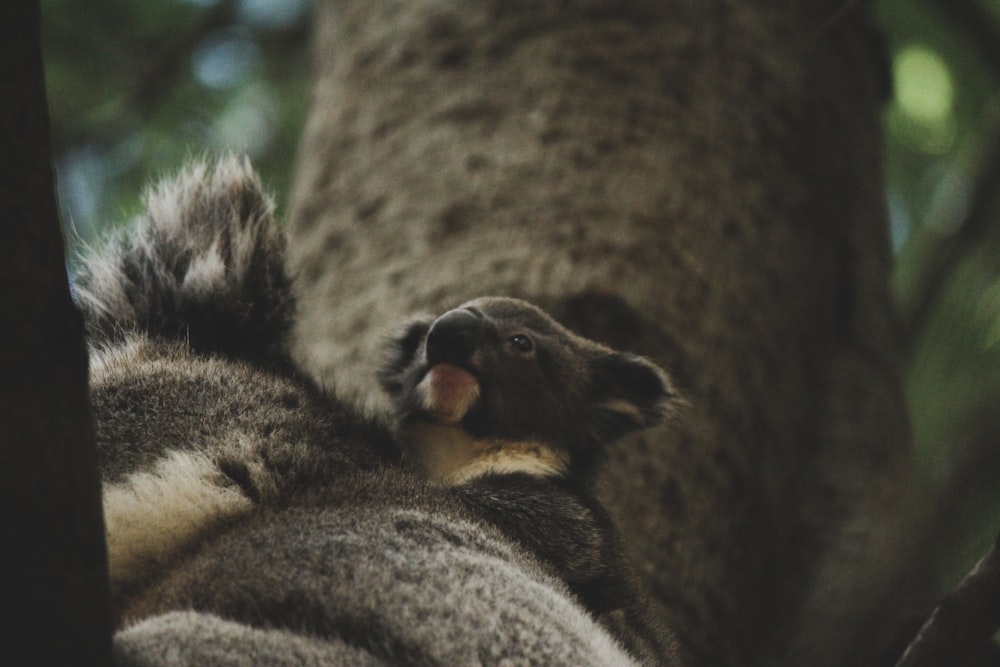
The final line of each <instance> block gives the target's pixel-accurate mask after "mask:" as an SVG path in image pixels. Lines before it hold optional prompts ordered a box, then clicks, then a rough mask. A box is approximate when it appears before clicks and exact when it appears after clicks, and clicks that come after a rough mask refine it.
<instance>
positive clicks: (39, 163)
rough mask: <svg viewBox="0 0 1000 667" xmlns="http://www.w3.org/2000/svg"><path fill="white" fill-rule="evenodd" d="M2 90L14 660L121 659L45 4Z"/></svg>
mask: <svg viewBox="0 0 1000 667" xmlns="http://www.w3.org/2000/svg"><path fill="white" fill-rule="evenodd" d="M0 99H2V100H3V105H2V106H0V138H2V141H3V148H2V150H0V230H2V239H3V240H2V242H0V321H2V322H3V327H2V328H0V502H2V506H3V509H2V510H0V535H2V536H3V537H2V540H3V562H4V567H3V575H2V578H3V583H2V585H0V591H2V592H3V593H2V595H0V610H2V611H0V627H2V628H3V637H4V639H3V642H2V648H0V664H4V665H110V664H111V619H110V606H109V601H108V583H107V566H106V562H105V561H106V558H105V549H104V526H103V523H102V519H101V496H100V487H99V484H98V477H97V459H96V450H95V445H94V435H93V425H92V420H91V416H90V407H89V404H88V400H87V355H86V350H85V349H84V344H83V325H82V321H81V319H80V316H79V314H78V313H77V311H76V309H75V308H74V307H73V304H72V302H71V301H70V295H69V289H68V288H67V284H66V269H65V259H64V254H63V244H62V237H61V236H60V233H59V219H58V217H57V214H56V201H55V192H54V189H53V181H52V168H51V165H50V161H49V129H48V111H47V108H46V103H45V84H44V77H43V72H42V53H41V43H40V32H39V6H38V3H37V2H22V1H20V0H16V1H14V2H8V3H6V4H4V5H3V9H0Z"/></svg>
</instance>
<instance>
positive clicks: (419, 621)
mask: <svg viewBox="0 0 1000 667" xmlns="http://www.w3.org/2000/svg"><path fill="white" fill-rule="evenodd" d="M146 203H147V215H146V216H145V217H144V218H143V219H142V220H141V221H140V223H139V224H138V226H137V227H135V228H134V229H131V230H129V231H128V232H126V233H124V234H123V235H121V236H120V237H118V238H117V239H115V240H113V241H112V242H111V243H110V244H108V245H107V246H106V247H104V248H103V249H101V250H99V251H95V252H93V253H91V254H90V255H88V256H86V257H84V258H82V260H81V268H80V270H79V272H78V274H77V276H76V278H75V279H74V284H73V290H74V294H75V295H76V299H77V302H78V304H79V307H80V308H81V310H82V312H83V314H84V318H85V321H86V323H87V327H88V334H89V339H90V340H89V342H90V346H91V350H92V364H91V367H92V371H91V394H92V401H93V407H94V414H95V420H96V425H97V437H98V450H99V457H100V462H101V472H102V478H103V485H104V505H105V517H106V526H107V532H108V546H109V561H110V570H111V578H112V588H113V593H114V601H115V613H116V617H117V618H118V622H119V627H120V630H119V632H118V634H117V635H116V639H115V646H116V652H117V661H118V663H119V664H121V665H140V664H141V665H151V664H155V665H180V664H302V661H303V660H304V661H305V664H317V665H320V664H323V665H337V664H344V665H354V664H372V665H383V664H398V663H399V662H405V663H407V664H414V665H428V666H430V665H451V664H498V663H500V662H503V661H510V664H525V665H533V664H537V665H550V664H551V665H560V664H562V665H578V664H579V665H583V664H594V665H630V664H637V662H636V661H641V662H643V663H646V664H676V655H675V649H674V648H673V640H672V639H671V637H670V635H669V633H666V632H663V633H661V632H660V630H659V628H654V627H653V626H652V625H649V624H645V625H644V623H645V621H644V620H643V618H640V617H639V616H638V615H637V614H635V613H634V605H633V597H632V596H631V595H630V593H629V591H631V590H632V589H631V588H622V589H621V590H619V591H618V592H617V593H615V592H614V591H613V588H614V586H615V585H617V584H611V583H604V582H612V581H616V582H618V581H625V580H627V577H625V579H621V577H622V576H624V575H622V574H621V572H619V569H618V568H619V563H620V553H619V551H618V546H617V538H614V537H613V527H612V524H611V522H610V520H608V519H607V517H606V515H605V513H604V512H603V510H602V508H601V507H600V504H599V503H597V502H596V500H594V499H593V496H592V494H591V493H590V490H589V489H590V481H589V480H590V479H591V477H590V476H591V474H592V473H593V471H594V469H595V465H596V462H597V461H598V460H599V451H598V450H593V451H592V450H591V449H589V448H591V447H592V446H593V445H595V444H598V445H599V444H601V443H603V442H604V441H605V440H604V439H600V440H595V439H594V438H593V436H597V435H604V434H608V433H610V431H607V430H602V429H607V428H610V426H611V425H612V424H617V425H619V426H620V425H621V424H623V422H621V421H620V419H621V415H618V416H617V417H614V418H612V419H610V420H606V419H605V417H608V416H609V415H613V414H615V413H614V411H612V412H600V413H599V414H601V415H604V417H602V419H600V420H598V421H597V422H588V424H589V425H588V429H589V433H590V435H591V439H586V438H583V439H577V438H566V439H558V438H556V437H555V434H556V431H557V430H558V429H550V430H544V429H539V428H535V427H532V428H527V427H528V425H529V424H530V423H531V422H532V421H533V420H536V419H539V420H542V419H543V418H544V416H545V414H544V413H543V412H537V413H534V414H535V415H536V416H534V417H530V416H528V415H525V414H521V413H520V412H518V415H520V416H516V415H514V413H507V414H511V415H512V416H516V418H515V419H513V420H504V419H499V418H498V417H500V416H502V415H503V414H504V413H502V412H500V413H492V412H490V411H489V410H486V409H485V407H484V406H496V405H501V404H500V403H496V401H498V400H500V399H501V395H500V394H499V393H494V390H495V389H496V388H498V387H500V386H501V385H494V384H493V380H487V374H486V373H485V372H484V371H485V368H486V366H485V365H483V366H481V367H477V365H476V364H485V363H486V354H487V351H488V350H487V348H486V347H481V348H479V350H480V351H479V361H475V362H473V361H470V359H472V358H471V357H470V358H468V359H464V360H463V359H459V358H458V357H457V356H456V355H455V353H454V352H445V353H446V354H448V355H451V356H449V359H450V362H449V364H450V366H449V365H441V364H434V365H433V366H434V367H436V370H434V369H433V368H431V369H430V370H429V372H427V373H422V371H420V370H418V366H419V365H420V364H421V363H423V362H421V361H420V359H422V358H423V357H424V356H425V355H426V346H427V342H428V341H431V342H430V345H431V348H432V353H431V354H432V357H433V355H434V354H437V352H436V351H433V348H434V346H435V345H436V344H437V343H436V342H434V341H436V340H437V336H434V337H429V336H426V335H423V334H421V335H419V336H417V335H416V334H413V335H411V337H410V338H408V339H405V340H400V341H399V344H398V345H397V346H396V350H397V353H396V356H395V357H394V359H395V360H396V362H397V363H396V364H395V365H393V366H392V368H393V369H394V370H393V373H392V375H393V377H398V381H399V383H400V384H399V391H397V392H396V394H395V395H396V396H397V398H398V399H399V400H403V399H404V397H403V395H404V394H407V395H408V396H410V398H412V399H413V400H414V401H416V403H415V404H414V410H413V411H412V413H411V412H405V411H404V412H401V413H400V414H401V416H402V419H401V420H400V423H401V424H402V428H401V429H400V431H399V432H402V433H409V434H410V436H409V438H408V442H409V443H410V444H409V445H407V447H412V448H413V449H412V450H409V451H410V452H411V454H412V453H413V452H418V451H426V452H428V454H429V456H428V458H426V459H424V458H422V459H421V460H422V461H426V462H427V470H430V471H431V473H430V474H428V473H427V472H425V471H424V470H423V469H414V467H413V466H407V465H401V464H400V461H399V446H400V445H399V440H398V435H397V430H396V429H394V428H392V427H391V426H390V425H389V424H387V423H386V422H385V421H384V420H382V419H378V418H374V417H371V416H369V415H366V414H363V413H362V412H361V411H360V410H359V409H358V408H356V407H355V406H353V405H351V404H348V403H346V402H344V401H341V400H339V399H337V398H336V397H334V396H331V395H329V394H328V393H327V392H325V391H323V390H322V389H321V388H319V387H317V386H315V384H314V383H313V382H312V381H311V380H310V379H309V377H308V376H307V375H306V374H305V373H303V372H302V371H301V370H300V369H299V368H298V367H297V366H296V364H295V363H294V361H293V360H292V359H291V356H290V354H289V352H288V342H287V337H288V334H289V331H290V327H291V323H292V320H293V317H294V312H295V304H294V298H293V293H292V289H291V281H290V280H289V278H288V275H287V273H286V270H285V266H284V241H283V239H282V237H281V235H280V233H279V232H278V231H277V228H276V225H275V223H274V220H273V213H272V206H271V204H270V202H269V201H268V200H267V198H266V197H265V196H264V195H263V194H262V193H261V189H260V184H259V182H258V180H257V177H256V176H255V175H254V174H253V172H252V171H251V170H250V168H249V166H248V165H247V164H246V163H245V162H242V161H240V160H237V159H236V158H227V159H224V160H222V161H220V162H219V164H218V165H216V166H215V167H210V166H208V165H206V164H196V165H194V166H192V167H190V168H189V169H187V170H186V171H184V172H183V173H182V174H181V175H180V176H178V177H177V178H176V179H174V180H172V181H167V182H165V183H163V184H161V185H160V186H158V187H157V188H155V189H153V190H152V191H151V192H150V194H149V196H148V197H147V202H146ZM491 303H492V304H493V305H491V306H489V307H483V309H482V310H481V311H480V312H481V313H483V314H484V315H487V314H488V315H489V317H493V318H495V317H499V316H500V314H501V310H502V309H500V310H497V308H498V307H499V306H500V305H502V304H504V303H506V304H508V306H510V307H514V306H515V305H516V308H515V311H516V312H517V313H527V312H531V313H534V314H535V315H536V317H538V318H540V319H539V320H538V321H537V322H533V326H535V325H537V326H538V327H539V328H538V329H537V330H536V329H531V331H534V332H535V333H533V334H531V335H533V336H541V335H542V333H543V332H544V331H549V330H547V329H545V328H544V327H543V326H542V325H543V324H546V325H547V326H558V325H555V324H554V322H552V321H551V320H550V319H549V318H548V317H547V316H545V315H544V314H542V313H541V311H536V310H533V309H530V307H527V306H523V305H522V302H513V301H510V302H507V301H503V300H494V301H491ZM522 308H528V309H529V310H523V311H522V310H521V309H522ZM469 312H471V311H469ZM440 319H444V320H445V321H447V314H446V316H443V318H439V320H440ZM524 324H525V326H527V325H528V324H532V323H531V322H525V323H524ZM410 329H413V327H411V328H410ZM439 331H441V329H439ZM565 333H567V334H568V332H565ZM557 334H558V335H557ZM546 335H551V336H554V338H553V339H552V340H557V339H560V336H561V335H562V334H561V333H559V332H557V331H556V330H555V329H552V330H551V331H549V333H548V334H546ZM566 341H573V344H579V345H584V342H581V341H582V339H579V340H578V339H576V338H567V339H566ZM452 342H454V341H452ZM537 342H538V343H539V345H541V344H542V342H543V340H542V339H541V338H539V339H538V340H537ZM564 344H568V343H566V342H565V341H564ZM587 346H594V347H593V348H592V347H587ZM448 347H449V348H450V344H449V346H448ZM584 347H585V349H586V350H587V351H588V352H589V353H594V354H596V350H597V346H595V345H594V344H590V343H586V345H585V346H584ZM542 349H548V348H542V347H540V348H539V352H540V353H541V350H542ZM404 352H406V354H403V353H404ZM607 352H608V353H610V351H607ZM546 355H547V353H545V354H540V355H539V360H540V362H541V360H543V359H548V356H546ZM404 357H405V359H406V363H405V364H403V363H402V362H403V360H404ZM559 358H560V359H563V360H567V361H568V360H571V359H570V356H564V357H559ZM588 359H589V358H588ZM577 361H579V359H578V360H577ZM490 363H491V364H492V363H493V362H492V361H490ZM545 363H548V362H545ZM600 366H601V364H594V365H590V364H589V361H588V364H584V365H580V364H579V363H577V365H576V366H574V368H576V370H577V371H579V372H581V373H582V372H584V371H586V373H587V374H588V377H591V376H592V377H591V379H593V380H594V381H595V382H596V379H597V377H598V373H597V369H598V367H600ZM388 368H389V367H387V373H385V374H383V381H384V382H386V383H387V386H395V385H393V384H392V383H393V382H394V380H391V379H389V373H388ZM526 368H527V367H526ZM539 368H545V369H547V368H548V366H543V365H540V366H539ZM477 373H478V375H477ZM421 374H422V375H421ZM418 375H420V379H417V378H418ZM489 377H493V378H500V375H498V374H496V373H493V374H492V375H490V376H489ZM537 377H538V378H539V379H541V378H543V377H544V376H543V375H538V376H537ZM556 377H563V376H561V375H558V374H557V375H556ZM574 377H575V378H576V379H581V378H582V377H583V376H574ZM427 378H430V379H427ZM470 378H471V379H470ZM576 379H575V380H573V382H574V386H576V384H575V382H576ZM425 380H426V382H425ZM505 382H506V380H505ZM421 383H424V384H422V387H423V388H418V387H420V386H421ZM503 386H507V385H503ZM594 386H597V385H596V384H594V385H592V384H586V383H584V384H581V385H579V388H580V390H581V391H584V389H583V388H584V387H586V389H585V391H586V392H592V391H593V387H594ZM604 386H608V385H604ZM664 386H665V385H664ZM556 390H557V388H556V387H554V386H550V387H549V389H547V390H546V392H548V393H545V394H544V395H545V396H550V395H551V396H553V397H555V396H556V395H557V391H556ZM612 394H614V392H611V393H600V392H598V393H596V394H590V393H588V394H587V395H588V396H591V395H593V396H595V397H596V396H600V397H603V398H599V399H598V400H597V401H596V403H593V402H592V405H598V406H603V407H604V408H609V409H610V408H614V409H615V410H617V411H618V412H622V409H623V408H624V409H625V410H624V412H622V414H625V413H629V412H631V413H632V418H633V421H634V419H635V417H636V413H635V410H636V408H635V405H636V404H635V402H634V401H633V402H631V403H629V406H628V407H627V408H626V407H625V404H624V403H622V404H620V405H618V406H617V407H615V406H614V405H613V404H615V403H616V402H618V401H621V400H622V396H620V395H616V397H615V398H611V396H612ZM511 396H512V397H513V396H521V394H520V393H512V394H511ZM539 396H541V395H539ZM604 399H607V400H604ZM406 400H410V399H409V398H407V399H406ZM511 405H513V404H511ZM568 406H569V402H568V401H567V402H566V403H565V405H564V407H565V408H566V409H568ZM492 409H493V408H491V410H492ZM658 409H659V408H656V410H658ZM651 410H652V411H651V412H650V413H649V415H653V413H654V412H655V411H656V410H653V409H652V408H651ZM640 412H642V410H640ZM551 414H553V415H555V414H559V415H562V414H563V413H551ZM565 414H567V415H568V414H570V413H568V412H567V413H565ZM573 414H574V415H575V414H576V413H573ZM595 414H597V413H595ZM418 415H420V416H419V417H418ZM429 415H433V417H429V418H428V416H429ZM504 423H505V424H506V426H503V427H501V425H502V424H504ZM538 423H539V424H541V423H542V422H541V421H539V422H538ZM595 424H597V426H595ZM466 425H467V426H468V427H467V428H466ZM411 426H412V428H410V427H411ZM595 429H596V430H595ZM625 430H628V429H625ZM435 432H438V433H439V434H440V435H441V439H440V440H438V439H435V438H434V437H433V433H435ZM616 432H621V429H620V428H618V429H616ZM580 433H583V431H580ZM420 434H423V436H421V435H420ZM445 434H446V435H447V438H446V437H445ZM448 438H451V440H448ZM432 440H433V441H434V442H437V443H438V444H437V445H435V446H434V447H431V446H430V445H429V444H428V443H430V442H431V441H432ZM470 446H471V447H472V449H470ZM432 452H433V453H432ZM452 455H454V456H455V457H456V458H454V459H452V458H451V456H452ZM463 457H464V458H463ZM407 458H410V457H409V456H408V457H407ZM432 459H435V460H437V461H438V463H437V464H433V465H432V464H431V460H432ZM435 465H436V466H437V467H436V468H435ZM421 467H422V466H421ZM577 471H579V472H580V476H579V477H578V476H577ZM594 549H597V550H598V551H599V552H595V551H593V550H594ZM601 550H603V551H601ZM624 572H627V569H626V570H624ZM595 582H597V583H595ZM626 583H627V582H626ZM592 584H593V589H594V591H598V593H594V594H592V593H591V592H589V589H588V586H591V585H592ZM605 598H606V599H605ZM497 619H503V621H502V622H499V621H498V620H497ZM595 619H597V621H599V622H600V625H599V624H597V623H595ZM637 619H638V620H637ZM636 637H638V638H639V639H638V640H637V639H636ZM623 646H624V647H625V648H627V649H628V653H627V652H626V651H625V650H623V648H622V647H623Z"/></svg>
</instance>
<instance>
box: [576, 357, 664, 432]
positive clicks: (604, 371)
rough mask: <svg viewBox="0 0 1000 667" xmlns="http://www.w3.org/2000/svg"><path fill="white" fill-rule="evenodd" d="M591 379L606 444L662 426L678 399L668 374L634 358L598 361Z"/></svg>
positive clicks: (650, 363)
mask: <svg viewBox="0 0 1000 667" xmlns="http://www.w3.org/2000/svg"><path fill="white" fill-rule="evenodd" d="M592 377H593V386H594V391H595V394H596V396H595V397H596V401H595V406H594V419H595V420H596V424H595V428H596V429H597V432H598V433H599V434H600V437H601V438H603V439H605V440H606V441H612V440H617V439H618V438H621V437H623V436H625V435H627V434H628V433H631V432H633V431H639V430H642V429H645V428H649V427H652V426H656V425H658V424H660V423H662V422H663V420H664V419H666V417H667V415H668V414H669V412H670V407H671V405H672V404H673V403H674V401H675V400H676V398H677V396H676V394H675V392H674V389H673V387H672V386H671V383H670V379H669V378H668V377H667V374H666V373H665V372H664V371H662V370H661V369H660V368H659V367H658V366H656V364H654V363H652V362H651V361H649V360H647V359H644V358H643V357H639V356H636V355H634V354H626V353H622V352H611V353H608V354H605V355H603V356H601V357H599V358H598V359H597V360H596V361H595V362H594V364H593V375H592Z"/></svg>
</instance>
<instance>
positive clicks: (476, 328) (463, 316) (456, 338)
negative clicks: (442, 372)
mask: <svg viewBox="0 0 1000 667" xmlns="http://www.w3.org/2000/svg"><path fill="white" fill-rule="evenodd" d="M482 328H483V322H482V319H481V318H480V317H479V316H477V315H476V314H474V313H473V312H471V311H469V310H466V309H465V308H456V309H455V310H449V311H448V312H447V313H445V314H444V315H442V316H441V317H439V318H437V319H436V320H434V323H433V324H432V325H431V329H430V331H428V332H427V363H429V364H430V365H432V366H433V365H434V364H438V363H441V362H451V363H457V364H461V363H463V362H466V361H468V360H469V358H470V357H472V355H473V353H475V351H476V346H477V345H478V344H479V337H480V334H481V332H482Z"/></svg>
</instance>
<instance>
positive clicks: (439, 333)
mask: <svg viewBox="0 0 1000 667" xmlns="http://www.w3.org/2000/svg"><path fill="white" fill-rule="evenodd" d="M380 379H381V382H382V386H383V388H384V389H385V390H386V392H387V393H388V394H389V396H390V397H391V398H392V399H393V403H394V406H395V409H396V415H397V417H398V419H399V421H400V424H401V425H402V427H403V430H404V432H405V431H406V430H407V429H408V427H413V426H418V427H419V426H421V425H423V426H426V425H428V424H430V425H435V426H438V427H445V428H448V429H452V430H451V431H450V433H451V434H452V435H454V434H455V433H456V432H458V433H460V434H462V435H463V436H464V437H465V438H467V441H466V444H467V445H469V446H473V447H475V446H479V447H480V448H481V449H485V450H487V451H494V450H497V449H498V448H500V449H503V448H505V447H507V448H510V447H511V446H512V445H514V444H515V443H518V444H519V446H520V449H521V450H522V451H525V450H526V448H527V450H532V448H538V447H542V448H547V449H548V450H550V452H552V453H554V455H555V456H556V458H557V459H558V460H560V461H563V462H564V463H565V464H566V465H567V466H568V468H569V469H571V470H574V471H576V472H580V473H584V474H586V471H587V470H588V469H589V468H591V467H592V464H593V463H594V462H595V461H596V460H598V458H599V456H600V454H601V452H602V451H603V448H604V446H605V445H607V444H609V443H610V442H612V441H614V440H617V439H618V438H620V437H622V436H623V435H625V434H627V433H629V432H631V431H635V430H637V429H641V428H646V427H648V426H652V425H654V424H656V423H658V422H659V421H660V420H661V419H662V418H663V416H664V414H665V412H666V408H667V405H668V403H669V402H670V400H671V399H672V397H673V393H672V390H671V388H670V384H669V381H668V380H667V377H666V375H665V374H664V373H663V372H662V371H661V370H660V369H659V368H657V367H656V366H655V365H654V364H652V363H651V362H649V361H647V360H645V359H643V358H641V357H637V356H635V355H630V354H625V353H620V352H615V351H613V350H611V349H609V348H607V347H605V346H603V345H600V344H598V343H595V342H593V341H590V340H587V339H585V338H582V337H580V336H577V335H576V334H573V333H572V332H570V331H569V330H568V329H566V328H564V327H563V326H561V325H560V324H559V323H557V322H556V321H555V320H553V319H552V318H551V317H550V316H549V315H547V314H546V313H545V312H543V311H542V310H540V309H538V308H537V307H535V306H533V305H531V304H529V303H526V302H524V301H519V300H516V299H508V298H499V297H486V298H481V299H476V300H474V301H470V302H468V303H465V304H463V305H461V306H459V307H458V308H455V309H454V310H450V311H448V312H446V313H444V314H443V315H441V316H440V317H438V318H436V319H420V320H415V321H413V322H411V323H410V324H409V325H408V326H407V327H406V329H405V330H404V331H403V333H402V334H401V335H399V336H398V337H397V338H396V339H395V340H394V345H393V353H392V355H391V357H390V359H389V361H388V363H387V364H386V365H385V367H384V369H383V370H382V372H381V373H380ZM411 430H412V429H411ZM425 432H426V431H425ZM441 433H442V431H441V429H438V431H437V435H436V437H441ZM484 443H487V444H484Z"/></svg>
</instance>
